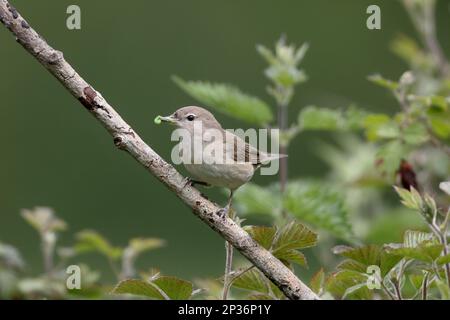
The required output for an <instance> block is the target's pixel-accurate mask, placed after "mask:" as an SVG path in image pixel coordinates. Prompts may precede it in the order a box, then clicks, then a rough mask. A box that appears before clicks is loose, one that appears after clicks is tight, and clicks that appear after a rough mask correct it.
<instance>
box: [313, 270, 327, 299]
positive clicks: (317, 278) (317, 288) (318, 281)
mask: <svg viewBox="0 0 450 320" xmlns="http://www.w3.org/2000/svg"><path fill="white" fill-rule="evenodd" d="M324 284H325V272H324V271H323V268H320V269H319V271H317V272H316V273H315V274H314V275H313V276H312V278H311V281H310V283H309V286H310V288H311V290H312V291H314V292H315V293H316V294H319V293H320V292H321V290H322V288H323V286H324Z"/></svg>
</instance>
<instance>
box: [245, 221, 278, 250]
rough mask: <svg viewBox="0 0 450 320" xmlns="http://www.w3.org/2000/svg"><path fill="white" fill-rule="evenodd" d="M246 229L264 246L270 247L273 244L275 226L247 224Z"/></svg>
mask: <svg viewBox="0 0 450 320" xmlns="http://www.w3.org/2000/svg"><path fill="white" fill-rule="evenodd" d="M244 230H245V231H247V232H248V234H250V236H251V237H252V238H253V239H255V241H256V242H258V243H259V244H260V245H261V246H263V247H264V248H266V249H270V247H271V246H272V242H273V238H274V236H275V233H276V229H275V228H274V227H264V226H245V227H244Z"/></svg>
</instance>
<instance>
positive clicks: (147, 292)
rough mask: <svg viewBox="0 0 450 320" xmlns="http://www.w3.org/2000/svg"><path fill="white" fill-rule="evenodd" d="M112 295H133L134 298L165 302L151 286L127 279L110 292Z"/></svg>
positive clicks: (141, 281)
mask: <svg viewBox="0 0 450 320" xmlns="http://www.w3.org/2000/svg"><path fill="white" fill-rule="evenodd" d="M111 293H113V294H133V295H136V296H145V297H148V298H152V299H157V300H165V298H164V296H163V295H162V294H161V292H159V290H158V289H157V288H156V287H155V286H154V285H152V284H150V283H148V282H146V281H143V280H137V279H128V280H123V281H120V282H119V283H118V284H117V286H116V287H115V288H114V289H113V290H112V292H111Z"/></svg>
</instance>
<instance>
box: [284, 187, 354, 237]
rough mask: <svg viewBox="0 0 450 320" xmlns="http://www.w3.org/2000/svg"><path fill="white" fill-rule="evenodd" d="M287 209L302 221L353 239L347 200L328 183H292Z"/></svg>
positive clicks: (285, 201) (286, 193)
mask: <svg viewBox="0 0 450 320" xmlns="http://www.w3.org/2000/svg"><path fill="white" fill-rule="evenodd" d="M284 207H285V209H286V210H288V211H289V212H291V213H292V214H293V215H294V216H295V217H297V218H298V219H300V220H301V221H305V222H307V223H309V224H311V225H313V226H316V227H319V228H322V229H324V230H327V231H328V232H330V233H331V234H333V235H334V236H336V237H339V238H341V239H345V240H349V241H352V239H353V232H352V229H351V226H350V223H349V221H348V217H347V208H346V205H345V197H344V195H343V193H342V192H340V191H338V190H337V189H335V188H334V187H332V186H329V185H328V184H324V183H320V182H306V181H302V182H291V183H289V184H288V187H287V189H286V192H285V196H284Z"/></svg>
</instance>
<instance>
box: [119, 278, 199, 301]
mask: <svg viewBox="0 0 450 320" xmlns="http://www.w3.org/2000/svg"><path fill="white" fill-rule="evenodd" d="M192 292H193V286H192V283H190V282H189V281H185V280H182V279H178V278H176V277H168V276H161V277H158V278H156V279H155V280H152V281H144V280H138V279H127V280H123V281H121V282H119V284H118V285H117V286H116V287H115V288H114V289H113V290H112V292H111V293H113V294H133V295H138V296H145V297H148V298H152V299H157V300H167V299H170V300H187V299H189V298H190V297H191V295H192Z"/></svg>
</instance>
